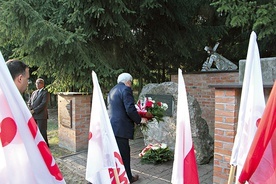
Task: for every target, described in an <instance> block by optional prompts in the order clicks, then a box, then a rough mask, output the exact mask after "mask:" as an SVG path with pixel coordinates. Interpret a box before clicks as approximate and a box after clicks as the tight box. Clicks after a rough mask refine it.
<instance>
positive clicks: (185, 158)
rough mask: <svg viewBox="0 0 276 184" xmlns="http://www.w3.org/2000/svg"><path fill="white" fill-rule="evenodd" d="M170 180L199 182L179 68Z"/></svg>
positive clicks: (174, 183)
mask: <svg viewBox="0 0 276 184" xmlns="http://www.w3.org/2000/svg"><path fill="white" fill-rule="evenodd" d="M171 182H172V183H173V184H191V183H193V184H198V183H199V179H198V171H197V164H196V158H195V152H194V146H193V140H192V133H191V125H190V114H189V108H188V100H187V94H186V87H185V82H184V79H183V76H182V70H181V69H178V100H177V119H176V140H175V151H174V162H173V171H172V180H171Z"/></svg>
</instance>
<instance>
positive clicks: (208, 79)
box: [171, 71, 239, 136]
mask: <svg viewBox="0 0 276 184" xmlns="http://www.w3.org/2000/svg"><path fill="white" fill-rule="evenodd" d="M183 77H184V80H185V85H186V90H187V93H189V94H190V95H192V96H193V97H195V98H196V99H197V101H198V103H199V105H200V108H201V111H202V118H203V119H205V120H206V121H207V124H208V126H209V132H210V135H211V136H214V120H215V113H214V112H215V89H214V88H213V87H210V85H212V84H214V85H215V84H227V83H238V82H239V72H238V71H227V72H217V71H213V72H198V73H183ZM177 80H178V75H171V81H172V82H176V83H177V82H178V81H177Z"/></svg>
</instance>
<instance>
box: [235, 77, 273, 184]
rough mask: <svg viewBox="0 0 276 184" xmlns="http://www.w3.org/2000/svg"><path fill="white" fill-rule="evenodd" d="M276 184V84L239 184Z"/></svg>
mask: <svg viewBox="0 0 276 184" xmlns="http://www.w3.org/2000/svg"><path fill="white" fill-rule="evenodd" d="M245 181H248V182H249V183H262V184H274V183H276V82H274V85H273V88H272V91H271V92H270V96H269V99H268V101H267V105H266V108H265V110H264V113H263V116H262V118H261V120H260V122H259V125H258V129H257V132H256V134H255V137H254V140H253V142H252V145H251V147H250V150H249V153H248V156H247V158H246V161H245V163H244V166H243V169H242V171H241V174H240V177H239V182H240V183H244V182H245Z"/></svg>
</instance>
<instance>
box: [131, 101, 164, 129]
mask: <svg viewBox="0 0 276 184" xmlns="http://www.w3.org/2000/svg"><path fill="white" fill-rule="evenodd" d="M135 107H136V109H137V112H138V114H139V115H140V116H141V117H142V118H146V119H148V121H153V119H155V120H156V121H157V122H158V123H159V121H163V117H164V114H165V111H166V110H167V109H168V104H166V103H163V102H157V101H155V100H153V99H152V98H151V97H145V98H144V100H143V101H142V100H138V102H137V104H136V105H135ZM141 128H142V129H144V130H147V128H148V127H147V124H142V125H141Z"/></svg>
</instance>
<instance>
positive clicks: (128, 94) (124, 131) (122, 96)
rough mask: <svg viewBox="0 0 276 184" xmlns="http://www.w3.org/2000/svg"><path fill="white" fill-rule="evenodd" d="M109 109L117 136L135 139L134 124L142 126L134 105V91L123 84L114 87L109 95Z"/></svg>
mask: <svg viewBox="0 0 276 184" xmlns="http://www.w3.org/2000/svg"><path fill="white" fill-rule="evenodd" d="M107 108H108V115H109V118H110V122H111V125H112V128H113V132H114V134H115V136H116V137H121V138H126V139H133V136H134V123H136V124H140V122H141V117H140V115H139V114H138V112H137V110H136V108H135V105H134V97H133V93H132V89H131V88H130V87H128V86H126V85H125V84H124V83H121V82H120V83H118V84H117V85H116V86H114V87H113V88H112V89H111V90H110V92H109V95H108V99H107Z"/></svg>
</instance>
